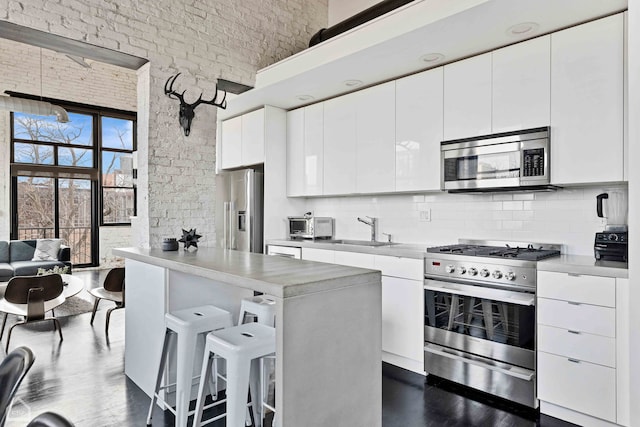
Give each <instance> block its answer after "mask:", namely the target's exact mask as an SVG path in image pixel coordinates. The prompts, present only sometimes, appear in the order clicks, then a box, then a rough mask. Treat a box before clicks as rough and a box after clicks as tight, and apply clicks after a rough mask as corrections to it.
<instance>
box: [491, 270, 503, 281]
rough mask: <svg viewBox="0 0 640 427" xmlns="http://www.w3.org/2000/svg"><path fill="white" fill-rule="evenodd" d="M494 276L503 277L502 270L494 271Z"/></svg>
mask: <svg viewBox="0 0 640 427" xmlns="http://www.w3.org/2000/svg"><path fill="white" fill-rule="evenodd" d="M492 276H493V278H494V279H500V278H502V272H501V271H500V270H496V271H494V272H493V274H492Z"/></svg>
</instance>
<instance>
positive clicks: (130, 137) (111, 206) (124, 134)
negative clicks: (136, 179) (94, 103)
mask: <svg viewBox="0 0 640 427" xmlns="http://www.w3.org/2000/svg"><path fill="white" fill-rule="evenodd" d="M100 129H101V132H102V138H101V141H102V151H101V165H102V166H101V169H102V173H101V179H102V186H101V191H102V221H101V223H102V224H103V225H108V224H130V223H131V219H130V217H131V216H133V215H135V198H136V191H135V187H134V185H133V151H134V145H135V144H134V136H135V134H134V122H133V120H127V119H120V118H115V117H106V116H103V117H101V124H100Z"/></svg>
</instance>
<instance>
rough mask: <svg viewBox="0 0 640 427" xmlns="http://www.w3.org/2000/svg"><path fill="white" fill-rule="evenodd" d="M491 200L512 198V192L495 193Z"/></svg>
mask: <svg viewBox="0 0 640 427" xmlns="http://www.w3.org/2000/svg"><path fill="white" fill-rule="evenodd" d="M492 199H493V200H514V199H513V194H502V193H496V194H494V195H493V197H492Z"/></svg>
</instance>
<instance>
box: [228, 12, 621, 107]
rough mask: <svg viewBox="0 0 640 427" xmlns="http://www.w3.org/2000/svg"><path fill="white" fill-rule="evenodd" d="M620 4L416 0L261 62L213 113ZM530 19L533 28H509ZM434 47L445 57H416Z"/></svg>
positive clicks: (304, 92) (551, 27)
mask: <svg viewBox="0 0 640 427" xmlns="http://www.w3.org/2000/svg"><path fill="white" fill-rule="evenodd" d="M626 9H627V0H607V1H603V0H562V1H558V0H535V1H531V0H456V1H451V0H416V1H414V2H412V3H409V4H407V5H406V6H403V7H400V8H398V9H396V10H394V11H392V12H389V13H387V14H386V15H383V16H380V17H378V18H376V19H374V20H372V21H369V22H367V23H365V24H362V25H360V26H359V27H356V28H354V29H352V30H349V31H347V32H345V33H342V34H340V35H338V36H335V37H334V38H332V39H329V40H326V41H324V42H322V43H320V44H318V45H316V46H313V47H311V48H309V49H306V50H304V51H302V52H300V53H298V54H296V55H293V56H291V57H289V58H286V59H284V60H282V61H280V62H278V63H276V64H273V65H271V66H269V67H267V68H264V69H262V70H259V71H258V74H257V76H256V87H255V88H254V89H251V90H249V91H247V92H245V93H243V94H241V95H239V96H237V97H234V98H233V99H231V100H229V106H228V108H227V110H224V111H220V112H219V115H220V117H221V118H222V119H225V118H229V117H233V116H236V115H238V114H241V113H244V112H247V111H251V110H254V109H256V108H259V107H261V106H263V105H273V106H276V107H280V108H283V109H286V110H290V109H293V108H296V107H300V106H303V105H307V104H310V103H313V102H318V101H321V100H324V99H328V98H332V97H335V96H338V95H342V94H345V93H348V92H351V91H354V90H358V89H361V88H362V87H367V86H371V85H374V84H377V83H380V82H384V81H387V80H391V79H395V78H398V77H401V76H404V75H408V74H412V73H415V72H418V71H422V70H426V69H429V68H433V67H436V66H440V65H443V64H445V63H449V62H453V61H456V60H459V59H462V58H465V57H468V56H472V55H476V54H479V53H482V52H486V51H489V50H493V49H496V48H499V47H503V46H507V45H510V44H513V43H517V42H520V41H523V40H526V39H529V38H533V37H537V36H540V35H542V34H547V33H550V32H553V31H557V30H560V29H562V28H566V27H569V26H573V25H576V24H580V23H583V22H587V21H591V20H593V19H596V18H599V17H603V16H606V15H610V14H613V13H616V12H620V11H624V10H626ZM531 22H533V23H535V24H536V28H535V30H534V31H531V32H528V33H526V34H521V35H520V36H516V35H514V34H512V33H511V32H510V31H509V29H510V27H512V26H514V25H517V24H521V23H531ZM432 53H439V54H442V55H444V59H442V60H439V61H433V63H428V62H425V61H424V60H423V59H422V57H423V56H424V55H428V54H432ZM348 80H359V81H361V82H362V84H361V85H359V86H356V87H349V86H346V85H345V83H344V82H345V81H348ZM305 96H311V97H312V98H311V99H309V98H307V99H305ZM300 98H302V99H300Z"/></svg>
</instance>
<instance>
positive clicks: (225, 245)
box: [222, 202, 230, 249]
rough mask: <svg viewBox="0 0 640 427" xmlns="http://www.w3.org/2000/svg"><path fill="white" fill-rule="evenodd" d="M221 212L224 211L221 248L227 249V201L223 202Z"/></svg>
mask: <svg viewBox="0 0 640 427" xmlns="http://www.w3.org/2000/svg"><path fill="white" fill-rule="evenodd" d="M223 212H224V218H223V222H224V227H222V229H223V236H222V248H223V249H229V231H230V230H229V202H224V206H223Z"/></svg>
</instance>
